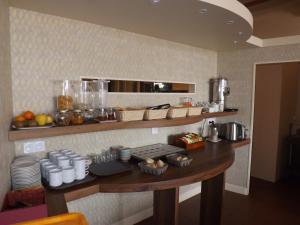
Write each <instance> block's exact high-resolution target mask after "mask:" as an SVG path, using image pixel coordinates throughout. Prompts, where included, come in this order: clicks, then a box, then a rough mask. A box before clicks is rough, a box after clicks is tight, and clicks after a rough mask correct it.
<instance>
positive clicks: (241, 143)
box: [231, 139, 251, 149]
mask: <svg viewBox="0 0 300 225" xmlns="http://www.w3.org/2000/svg"><path fill="white" fill-rule="evenodd" d="M250 142H251V141H250V139H245V140H242V141H236V142H232V143H231V146H232V148H234V149H236V148H239V147H242V146H245V145H249V144H250Z"/></svg>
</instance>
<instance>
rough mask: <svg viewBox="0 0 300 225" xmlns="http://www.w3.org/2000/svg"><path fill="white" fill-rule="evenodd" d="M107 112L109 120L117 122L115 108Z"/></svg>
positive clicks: (108, 109)
mask: <svg viewBox="0 0 300 225" xmlns="http://www.w3.org/2000/svg"><path fill="white" fill-rule="evenodd" d="M106 112H107V119H108V120H116V119H117V117H116V111H115V110H114V109H113V108H107V109H106Z"/></svg>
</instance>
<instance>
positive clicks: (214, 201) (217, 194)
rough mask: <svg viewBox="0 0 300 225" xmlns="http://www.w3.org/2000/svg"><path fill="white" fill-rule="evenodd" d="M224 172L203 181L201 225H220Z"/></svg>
mask: <svg viewBox="0 0 300 225" xmlns="http://www.w3.org/2000/svg"><path fill="white" fill-rule="evenodd" d="M223 189H224V173H222V174H220V175H218V176H215V177H213V178H211V179H209V180H206V181H203V182H202V188H201V203H200V225H220V224H221V215H222V197H223Z"/></svg>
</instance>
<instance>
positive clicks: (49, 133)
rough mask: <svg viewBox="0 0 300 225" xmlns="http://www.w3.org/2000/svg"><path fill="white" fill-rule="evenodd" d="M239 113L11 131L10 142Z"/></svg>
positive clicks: (167, 124) (180, 123)
mask: <svg viewBox="0 0 300 225" xmlns="http://www.w3.org/2000/svg"><path fill="white" fill-rule="evenodd" d="M235 114H237V112H217V113H203V114H202V115H200V116H191V117H185V118H177V119H160V120H150V121H144V120H143V121H132V122H115V123H101V124H100V123H95V124H85V125H77V126H67V127H52V128H45V129H35V130H11V131H9V133H8V139H9V140H10V141H17V140H25V139H35V138H45V137H54V136H62V135H71V134H80V133H89V132H98V131H108V130H118V129H133V128H134V129H138V128H153V127H172V126H183V125H188V124H193V123H198V122H200V121H202V120H203V119H206V118H214V117H223V116H232V115H235Z"/></svg>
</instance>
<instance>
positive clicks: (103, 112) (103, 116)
mask: <svg viewBox="0 0 300 225" xmlns="http://www.w3.org/2000/svg"><path fill="white" fill-rule="evenodd" d="M97 119H98V121H105V120H108V114H107V111H106V109H105V108H100V109H99V113H98V116H97Z"/></svg>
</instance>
